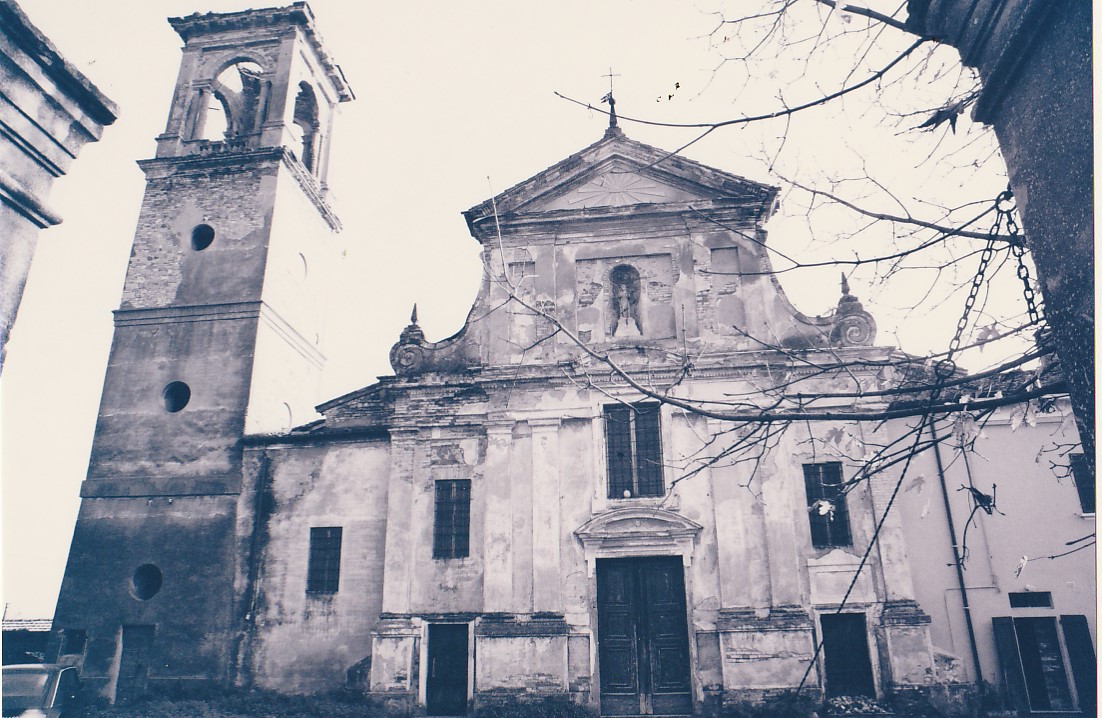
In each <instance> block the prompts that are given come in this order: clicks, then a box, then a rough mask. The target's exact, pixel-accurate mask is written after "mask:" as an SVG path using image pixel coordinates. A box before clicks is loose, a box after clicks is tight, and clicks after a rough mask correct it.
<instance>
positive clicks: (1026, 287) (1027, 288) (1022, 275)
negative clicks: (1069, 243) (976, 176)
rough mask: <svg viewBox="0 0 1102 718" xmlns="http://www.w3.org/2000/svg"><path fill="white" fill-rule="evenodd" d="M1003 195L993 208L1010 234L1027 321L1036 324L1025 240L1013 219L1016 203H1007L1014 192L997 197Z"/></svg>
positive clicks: (1037, 311)
mask: <svg viewBox="0 0 1102 718" xmlns="http://www.w3.org/2000/svg"><path fill="white" fill-rule="evenodd" d="M1004 195H1007V196H1006V197H1005V200H1004V201H1003V202H1002V203H1000V202H999V200H996V201H995V209H996V211H997V212H998V213H999V214H1000V215H1001V216H1002V217H1003V219H1004V220H1005V222H1006V233H1007V234H1009V235H1010V253H1011V254H1012V255H1014V258H1015V259H1016V260H1018V279H1020V280H1022V296H1024V297H1025V308H1026V313H1027V314H1028V315H1029V323H1030V324H1038V323H1040V321H1041V312H1040V310H1039V309H1038V308H1037V296H1036V294H1035V292H1034V291H1033V283H1032V282H1030V281H1029V267H1027V266H1026V264H1025V242H1024V241H1023V239H1022V237H1021V228H1020V227H1019V226H1018V221H1017V220H1016V219H1014V211H1015V210H1016V209H1017V204H1016V203H1013V204H1008V203H1009V202H1010V200H1012V199H1013V198H1014V194H1013V193H1012V192H1011V191H1010V190H1009V189H1007V190H1006V192H1003V193H1002V194H1000V195H999V198H1000V199H1003V198H1004Z"/></svg>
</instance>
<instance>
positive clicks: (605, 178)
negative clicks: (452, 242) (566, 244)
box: [464, 129, 777, 223]
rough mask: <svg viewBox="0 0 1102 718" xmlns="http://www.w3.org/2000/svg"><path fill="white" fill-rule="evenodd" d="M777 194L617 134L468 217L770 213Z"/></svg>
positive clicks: (475, 209)
mask: <svg viewBox="0 0 1102 718" xmlns="http://www.w3.org/2000/svg"><path fill="white" fill-rule="evenodd" d="M776 194H777V188H775V187H771V186H769V185H764V184H760V183H758V182H754V181H752V180H748V179H745V178H743V177H739V176H737V175H733V174H730V173H727V172H723V171H721V170H717V169H714V168H711V167H706V166H704V165H702V164H700V163H698V162H693V161H692V160H689V159H686V158H684V157H681V156H679V155H674V154H671V153H669V152H668V151H666V150H662V149H658V148H657V147H651V146H650V145H645V144H643V143H641V142H636V141H634V140H630V139H628V138H627V137H625V136H624V134H623V133H622V132H620V131H619V130H616V129H613V130H610V131H609V132H607V133H606V134H605V136H604V137H603V138H602V139H601V140H600V141H598V142H596V143H594V144H592V145H590V146H589V147H586V148H585V149H583V150H581V151H580V152H577V153H575V154H573V155H571V156H570V157H567V158H566V159H564V160H563V161H561V162H559V163H557V164H555V165H553V166H551V167H549V168H547V169H546V170H544V171H543V172H540V173H539V174H537V175H535V176H534V177H531V178H529V179H527V180H525V181H523V182H521V183H520V184H518V185H516V186H514V187H511V188H509V189H507V190H505V191H504V192H502V193H501V194H499V195H498V196H496V197H494V198H493V200H487V201H485V202H483V203H482V204H480V205H478V206H476V207H472V208H471V209H470V210H468V211H467V212H465V213H464V214H465V215H466V217H467V220H468V222H469V223H475V222H478V221H479V220H481V219H482V218H484V217H489V216H492V215H493V214H494V212H495V211H496V213H497V214H498V215H499V216H506V215H515V216H525V215H537V214H542V213H546V212H553V213H564V212H570V211H580V210H592V209H601V208H622V207H630V206H640V205H676V204H679V203H680V204H685V203H691V202H698V201H716V200H734V201H738V202H740V203H741V202H744V203H746V204H747V205H751V206H753V207H755V208H758V211H759V212H760V213H762V214H766V213H768V212H769V211H770V210H771V209H772V206H773V201H774V199H775V197H776Z"/></svg>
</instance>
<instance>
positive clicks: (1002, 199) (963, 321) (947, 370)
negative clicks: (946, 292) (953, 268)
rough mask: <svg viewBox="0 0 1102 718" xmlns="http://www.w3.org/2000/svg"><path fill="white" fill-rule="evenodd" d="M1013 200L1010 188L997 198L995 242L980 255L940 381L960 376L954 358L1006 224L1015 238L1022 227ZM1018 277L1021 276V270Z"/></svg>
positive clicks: (938, 370)
mask: <svg viewBox="0 0 1102 718" xmlns="http://www.w3.org/2000/svg"><path fill="white" fill-rule="evenodd" d="M1013 199H1014V193H1013V192H1011V191H1010V189H1009V188H1007V189H1006V190H1005V191H1003V192H1000V193H999V196H998V197H996V198H995V223H994V224H993V225H991V231H990V233H989V235H988V236H990V237H991V239H989V240H987V244H986V245H985V246H984V248H983V251H982V252H980V265H979V267H977V268H976V273H975V274H974V275H973V276H972V286H971V288H969V290H968V298H967V299H965V300H964V311H962V312H961V315H960V319H958V320H957V330H956V332H955V333H954V334H953V338H952V339H951V340H949V350H948V351H947V352H946V353H945V358H944V359H942V360H941V361H939V362H938V363H937V364H935V365H934V375H935V376H936V377H937V378H938V379H939V380H940V381H946V380H948V379H949V378H951V377H952V376H953V374H954V373H956V370H957V364H956V362H954V361H953V356H954V355H955V354H956V353H957V352H958V351H959V350H960V342H961V338H962V337H963V336H964V330H965V329H967V328H968V318H969V316H970V315H971V314H972V308H973V307H974V306H975V304H976V299H977V298H978V297H979V294H980V289H981V288H982V287H983V281H984V277H985V276H986V274H987V267H988V265H990V264H991V259H992V258H993V257H994V256H995V238H996V237H998V236H999V230H1000V229H1002V226H1003V222H1004V221H1006V223H1007V231H1009V232H1011V233H1012V234H1014V235H1017V233H1018V223H1017V222H1016V221H1015V220H1014V217H1013V215H1012V212H1013V205H1012V204H1010V205H1009V206H1008V203H1011V202H1012V201H1013ZM1018 276H1021V274H1020V270H1019V275H1018ZM1026 303H1027V304H1029V305H1030V306H1032V304H1031V299H1030V298H1029V297H1027V299H1026ZM1034 311H1035V310H1034ZM1031 316H1032V315H1031Z"/></svg>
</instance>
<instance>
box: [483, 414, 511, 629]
mask: <svg viewBox="0 0 1102 718" xmlns="http://www.w3.org/2000/svg"><path fill="white" fill-rule="evenodd" d="M513 426H514V422H512V421H501V422H493V423H488V424H487V425H486V461H485V468H484V471H483V486H484V489H483V491H484V493H485V506H486V520H485V531H484V532H483V533H484V536H483V541H484V546H483V551H482V556H483V562H484V566H485V573H484V575H483V579H482V596H483V598H482V602H483V609H484V610H486V611H488V612H507V611H510V610H512V609H514V608H515V606H514V602H513V550H514V546H513V492H512V479H513V477H512V475H511V473H510V471H509V455H510V449H511V447H512V444H513Z"/></svg>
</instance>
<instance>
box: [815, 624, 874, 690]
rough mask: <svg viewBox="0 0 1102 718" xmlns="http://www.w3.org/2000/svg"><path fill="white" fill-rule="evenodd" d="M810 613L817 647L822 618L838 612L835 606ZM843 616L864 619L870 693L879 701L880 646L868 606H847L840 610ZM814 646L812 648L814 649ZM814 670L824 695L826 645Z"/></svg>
mask: <svg viewBox="0 0 1102 718" xmlns="http://www.w3.org/2000/svg"><path fill="white" fill-rule="evenodd" d="M811 612H812V621H813V623H812V625H813V626H814V629H815V632H814V634H813V638H814V639H815V644H814V645H818V644H819V642H820V641H822V640H823V621H822V617H823V616H832V615H834V614H835V613H837V612H838V607H837V606H819V607H813V608H812V609H811ZM842 613H843V614H847V613H849V614H858V615H861V616H864V617H865V647H866V649H867V650H868V652H869V664H870V666H871V667H872V691H873V694H874V695H873V697H874V698H877V699H879V698H880V697H882V696H883V695H884V693H883V689H882V686H881V681H880V646H879V643H878V642H877V640H876V632H875V628H874V625H875V624H874V622H873V620H872V611H871V610H870V607H869V606H862V605H856V606H849V605H847V606H846V607H845V608H843V609H842ZM814 645H813V646H812V648H814ZM815 664H816V665H815V670H816V671H817V672H818V674H819V690H820V691H822V693H823V695H824V696H825V695H826V691H827V684H826V645H824V646H823V648H822V650H821V651H820V652H819V657H818V659H816V661H815Z"/></svg>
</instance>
